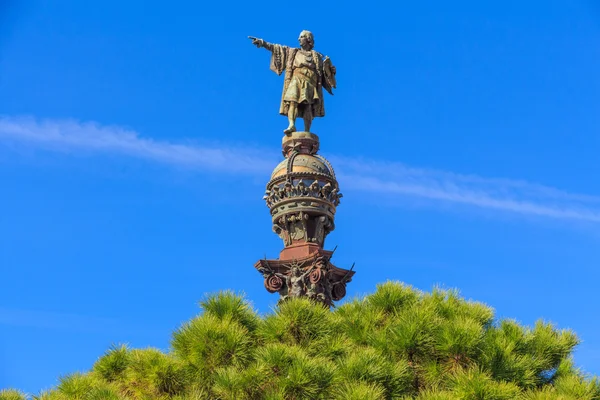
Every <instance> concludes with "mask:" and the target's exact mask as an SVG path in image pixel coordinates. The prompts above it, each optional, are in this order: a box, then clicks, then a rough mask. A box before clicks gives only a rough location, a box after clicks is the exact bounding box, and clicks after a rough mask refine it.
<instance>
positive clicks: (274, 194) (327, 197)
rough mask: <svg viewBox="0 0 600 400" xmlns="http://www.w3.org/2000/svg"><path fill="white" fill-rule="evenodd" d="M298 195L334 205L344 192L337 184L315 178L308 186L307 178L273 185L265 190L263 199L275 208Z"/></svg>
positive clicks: (337, 203) (338, 202)
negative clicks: (341, 191)
mask: <svg viewBox="0 0 600 400" xmlns="http://www.w3.org/2000/svg"><path fill="white" fill-rule="evenodd" d="M298 197H300V198H301V197H312V198H315V199H320V200H324V201H327V202H329V203H331V204H332V205H333V206H334V207H337V206H338V205H339V204H340V198H341V197H342V194H341V193H340V192H339V189H338V188H337V185H336V186H334V185H332V184H331V182H323V181H319V180H313V181H312V182H311V183H310V184H309V185H308V186H307V183H306V180H305V179H294V180H293V182H290V181H286V182H285V183H283V184H282V185H273V186H272V187H271V188H269V189H267V190H266V191H265V195H264V196H263V199H264V200H265V202H266V203H267V206H268V207H269V208H273V207H274V206H276V205H277V204H278V203H280V202H282V201H284V200H291V199H295V198H298Z"/></svg>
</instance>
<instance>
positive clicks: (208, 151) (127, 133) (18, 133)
mask: <svg viewBox="0 0 600 400" xmlns="http://www.w3.org/2000/svg"><path fill="white" fill-rule="evenodd" d="M0 139H3V140H10V141H19V142H23V143H28V144H30V145H34V146H37V147H43V148H46V149H50V150H60V151H80V152H81V151H93V152H103V153H118V154H123V155H128V156H134V157H139V158H144V159H148V160H152V161H157V162H161V163H166V164H172V165H181V166H187V167H192V168H194V167H196V168H206V169H210V170H213V169H218V170H219V171H223V172H235V173H246V174H259V173H260V174H264V173H268V172H269V171H270V170H271V169H272V165H273V162H275V160H276V159H275V158H273V160H269V159H266V158H265V157H264V155H263V156H261V154H260V151H259V149H253V148H243V149H242V148H241V147H239V148H235V147H224V146H220V147H219V146H198V145H194V144H182V143H169V142H164V141H162V142H161V141H155V140H152V139H147V138H143V137H141V136H140V135H139V134H138V133H137V132H135V131H133V130H130V129H126V128H123V127H119V126H103V125H100V124H97V123H93V122H86V123H81V122H77V121H73V120H58V121H54V120H41V121H39V120H36V119H34V118H21V117H19V118H13V117H6V116H4V117H0Z"/></svg>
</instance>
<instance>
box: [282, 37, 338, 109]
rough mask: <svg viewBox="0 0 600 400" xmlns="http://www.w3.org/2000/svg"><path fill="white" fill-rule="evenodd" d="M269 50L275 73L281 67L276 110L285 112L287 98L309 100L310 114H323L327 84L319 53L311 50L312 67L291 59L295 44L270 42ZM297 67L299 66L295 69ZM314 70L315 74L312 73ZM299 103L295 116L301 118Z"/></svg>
mask: <svg viewBox="0 0 600 400" xmlns="http://www.w3.org/2000/svg"><path fill="white" fill-rule="evenodd" d="M272 47H273V48H272V50H271V70H272V71H273V72H275V73H276V74H277V75H281V74H282V73H283V72H284V71H285V78H284V83H283V92H282V94H281V103H280V106H279V114H281V115H287V114H288V111H289V105H290V101H295V102H298V103H303V104H309V105H310V106H311V107H312V116H313V117H323V116H325V104H324V103H323V87H325V89H326V90H327V91H329V92H330V93H331V87H330V85H329V84H328V82H327V80H326V79H324V78H323V56H322V55H321V54H320V53H318V52H316V51H315V50H311V53H312V58H313V62H314V63H315V64H316V71H313V70H310V69H308V68H306V67H300V68H298V67H297V66H296V65H295V63H294V60H295V58H296V54H297V53H298V50H299V49H297V48H293V47H287V46H282V45H279V44H273V45H272ZM297 69H299V70H297ZM314 74H316V76H313V75H314ZM303 114H304V113H303V107H298V116H299V117H300V118H303V117H304V115H303Z"/></svg>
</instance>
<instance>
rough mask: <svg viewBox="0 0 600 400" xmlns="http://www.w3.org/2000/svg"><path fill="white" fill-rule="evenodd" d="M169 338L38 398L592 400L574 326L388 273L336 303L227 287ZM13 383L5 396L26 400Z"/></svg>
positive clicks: (121, 351) (113, 351) (102, 361)
mask: <svg viewBox="0 0 600 400" xmlns="http://www.w3.org/2000/svg"><path fill="white" fill-rule="evenodd" d="M200 305H201V307H202V312H201V313H200V314H199V315H198V316H196V317H195V318H193V319H191V320H190V321H188V322H186V323H185V324H183V325H182V326H181V327H180V328H179V329H177V330H176V331H175V332H174V333H173V336H172V341H171V349H170V350H169V351H168V352H163V351H160V350H158V349H154V348H148V349H131V348H128V347H127V346H125V345H119V346H113V347H112V348H110V349H109V350H108V351H107V352H106V353H105V354H104V355H102V356H101V357H100V358H99V359H98V360H97V361H96V362H95V364H94V365H93V367H92V369H91V371H88V372H85V373H75V374H71V375H67V376H63V377H60V378H59V382H58V385H57V386H56V387H55V388H54V389H52V390H50V391H47V392H42V393H40V394H38V395H36V396H33V398H34V399H39V400H67V399H74V400H147V399H160V400H167V399H172V400H203V399H222V400H234V399H235V400H244V399H248V400H250V399H265V400H283V399H290V400H300V399H340V400H342V399H343V400H379V399H381V400H384V399H400V400H409V399H414V400H458V399H460V400H509V399H510V400H512V399H522V400H595V399H600V382H599V381H598V379H597V378H594V377H590V376H586V375H584V374H583V373H582V372H581V371H580V370H578V369H577V368H576V367H575V366H574V365H573V362H572V359H571V355H572V352H573V349H574V347H575V346H576V345H577V344H578V339H577V337H576V335H575V334H574V333H573V332H572V331H570V330H559V329H557V328H555V327H554V326H553V325H552V324H550V323H548V322H544V321H539V322H537V323H536V324H535V326H533V327H526V326H522V325H520V324H519V323H517V322H516V321H513V320H496V319H494V312H493V310H492V309H491V308H490V307H488V306H486V305H484V304H482V303H478V302H473V301H467V300H465V299H463V298H461V297H460V296H459V295H458V293H457V292H456V291H453V290H441V289H434V290H433V291H432V292H430V293H424V292H421V291H418V290H415V289H413V288H412V287H410V286H406V285H404V284H401V283H398V282H387V283H384V284H381V285H379V286H378V287H377V290H376V291H375V292H374V293H373V294H370V295H368V296H365V297H362V298H358V299H355V300H353V301H349V302H347V303H345V304H343V305H341V306H339V307H337V308H335V309H334V310H332V311H329V310H328V309H325V308H323V306H321V305H317V304H314V303H311V302H310V301H309V300H306V299H291V300H287V301H285V302H283V303H282V304H280V305H279V306H277V307H276V308H275V309H274V310H273V312H271V313H269V314H267V315H264V316H260V315H258V314H257V312H256V311H255V310H254V309H253V308H252V306H251V305H250V304H249V302H247V301H246V300H245V299H244V297H243V296H240V295H237V294H234V293H232V292H229V291H225V292H220V293H217V294H214V295H210V296H208V297H206V298H205V299H204V300H203V301H201V302H200ZM26 398H27V397H26V396H25V394H23V393H21V392H18V391H15V390H4V391H1V392H0V400H23V399H26Z"/></svg>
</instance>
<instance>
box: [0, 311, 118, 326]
mask: <svg viewBox="0 0 600 400" xmlns="http://www.w3.org/2000/svg"><path fill="white" fill-rule="evenodd" d="M0 325H6V326H16V327H28V328H29V327H32V328H40V329H53V330H60V331H73V330H75V331H78V332H97V331H106V330H109V331H117V330H118V329H119V328H120V327H121V324H119V322H118V321H116V320H113V319H109V318H101V317H93V316H85V315H77V314H65V313H56V312H48V311H38V310H22V309H13V308H4V307H0Z"/></svg>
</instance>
